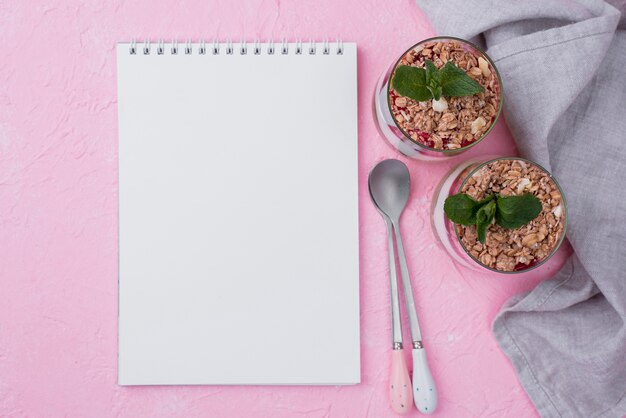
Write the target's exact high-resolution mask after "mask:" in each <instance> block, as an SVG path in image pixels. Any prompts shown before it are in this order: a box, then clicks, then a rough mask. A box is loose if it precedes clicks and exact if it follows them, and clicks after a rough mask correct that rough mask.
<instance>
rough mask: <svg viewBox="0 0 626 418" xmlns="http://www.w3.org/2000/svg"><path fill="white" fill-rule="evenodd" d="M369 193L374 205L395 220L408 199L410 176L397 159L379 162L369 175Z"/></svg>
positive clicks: (398, 217)
mask: <svg viewBox="0 0 626 418" xmlns="http://www.w3.org/2000/svg"><path fill="white" fill-rule="evenodd" d="M369 189H370V195H371V196H372V200H373V201H374V204H375V205H376V207H377V208H378V209H379V210H380V211H381V212H382V213H384V214H385V215H387V216H389V218H391V220H392V221H395V222H397V221H398V220H399V219H400V215H401V214H402V211H403V210H404V207H405V206H406V203H407V201H408V200H409V192H410V190H411V177H410V175H409V170H408V168H406V166H405V165H404V164H403V163H402V162H401V161H398V160H385V161H382V162H380V163H379V164H378V165H377V166H376V167H374V169H373V170H372V171H371V173H370V176H369Z"/></svg>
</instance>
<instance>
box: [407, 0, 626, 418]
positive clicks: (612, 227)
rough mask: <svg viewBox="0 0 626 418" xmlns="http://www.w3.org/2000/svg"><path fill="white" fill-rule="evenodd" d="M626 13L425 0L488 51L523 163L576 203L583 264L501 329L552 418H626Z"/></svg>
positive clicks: (572, 226)
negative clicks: (532, 164)
mask: <svg viewBox="0 0 626 418" xmlns="http://www.w3.org/2000/svg"><path fill="white" fill-rule="evenodd" d="M624 3H625V2H624V1H620V2H615V1H614V2H613V5H611V4H609V3H606V2H604V1H602V0H570V1H563V0H527V1H524V2H497V1H493V0H491V1H490V0H448V1H445V2H441V1H437V0H418V6H419V7H421V8H422V9H423V10H424V11H425V12H426V14H427V16H428V17H429V18H430V20H431V22H432V23H433V25H434V27H435V28H436V29H437V31H438V32H439V33H440V34H442V35H452V36H459V37H462V38H468V39H472V40H474V41H478V42H479V43H481V44H482V45H483V46H485V47H486V48H487V52H488V54H489V55H490V56H491V58H492V59H493V60H494V61H495V64H496V66H497V67H498V69H499V71H500V74H501V76H502V79H503V85H504V94H505V104H504V114H505V118H506V121H507V123H508V125H509V127H510V129H511V132H512V133H513V136H514V137H515V140H516V141H517V145H518V148H519V150H520V152H521V153H522V155H523V156H525V157H528V158H530V159H532V160H535V161H537V162H538V163H540V164H542V165H543V166H545V167H546V168H548V169H549V170H551V171H552V173H553V174H554V175H555V177H556V178H557V180H558V181H559V183H560V184H561V186H562V187H563V189H564V192H565V197H566V201H567V205H568V212H569V221H568V222H569V224H568V231H567V236H568V238H569V240H570V242H571V244H572V246H573V248H574V251H575V253H574V255H573V256H572V257H571V258H570V259H569V260H568V261H567V263H566V264H565V266H564V267H563V269H562V270H561V271H560V272H559V273H558V274H557V275H556V277H554V278H552V279H551V280H547V281H545V282H543V283H541V284H540V285H539V286H537V287H536V288H535V289H534V290H532V291H531V292H530V293H528V294H524V295H520V296H518V297H516V298H514V299H513V300H511V301H509V302H508V303H507V305H506V306H505V307H504V308H503V310H502V311H501V312H500V313H499V314H498V316H497V318H496V320H495V322H494V325H493V329H494V332H495V336H496V338H497V340H498V342H499V344H500V346H501V347H502V349H503V350H504V352H505V353H506V354H507V355H508V357H509V358H510V359H511V362H512V363H513V366H514V367H515V369H516V371H517V373H518V375H519V378H520V381H521V383H522V385H523V386H524V388H525V389H526V391H527V392H528V394H529V395H530V397H531V399H532V401H533V403H534V404H535V406H536V408H537V410H538V411H539V413H540V414H541V415H542V416H545V417H567V418H569V417H585V418H588V417H622V416H624V415H625V414H626V194H625V193H624V189H625V188H626V187H625V183H626V30H625V29H626V25H625V24H624V22H625V20H624V19H623V18H621V14H620V12H624V10H625V8H624ZM620 19H621V20H620Z"/></svg>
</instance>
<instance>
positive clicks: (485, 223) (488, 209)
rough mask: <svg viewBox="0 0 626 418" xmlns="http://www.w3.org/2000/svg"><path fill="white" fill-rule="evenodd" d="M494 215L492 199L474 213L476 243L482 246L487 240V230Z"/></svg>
mask: <svg viewBox="0 0 626 418" xmlns="http://www.w3.org/2000/svg"><path fill="white" fill-rule="evenodd" d="M495 215H496V201H495V200H493V199H491V200H490V201H489V202H487V204H486V205H484V206H482V207H481V208H480V209H478V212H476V234H477V235H478V241H480V242H482V243H483V244H484V243H485V241H486V240H487V228H489V225H491V221H492V220H493V217H494V216H495Z"/></svg>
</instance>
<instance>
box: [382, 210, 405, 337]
mask: <svg viewBox="0 0 626 418" xmlns="http://www.w3.org/2000/svg"><path fill="white" fill-rule="evenodd" d="M384 218H385V225H386V226H387V253H388V254H389V289H390V294H391V332H392V338H393V347H394V348H395V347H396V346H397V344H400V347H402V322H401V320H400V297H399V296H398V277H397V272H396V252H395V250H394V246H393V224H392V223H391V220H390V219H389V218H388V217H387V216H384Z"/></svg>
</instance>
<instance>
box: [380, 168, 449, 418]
mask: <svg viewBox="0 0 626 418" xmlns="http://www.w3.org/2000/svg"><path fill="white" fill-rule="evenodd" d="M369 189H370V196H371V197H372V200H373V201H374V204H375V205H376V207H377V209H378V210H379V212H380V213H381V214H382V215H383V219H384V220H385V223H386V224H387V235H388V247H390V248H391V249H390V250H389V251H390V253H389V258H390V266H389V270H390V273H391V272H392V271H393V273H395V260H394V261H393V263H392V262H391V258H392V256H393V249H392V248H393V243H392V242H391V231H392V230H393V231H394V233H395V241H396V247H397V248H398V260H399V263H400V271H401V276H402V284H403V287H404V298H405V302H406V310H407V316H408V318H409V328H410V330H411V339H412V341H413V399H414V401H415V406H416V407H417V409H418V410H419V411H420V412H422V413H425V414H430V413H432V412H434V411H435V408H436V407H437V390H436V388H435V384H434V381H433V378H432V375H431V373H430V370H429V368H428V363H427V361H426V353H425V351H424V346H423V344H422V334H421V332H420V328H419V322H418V320H417V312H416V309H415V301H414V300H413V290H412V288H411V279H410V277H409V269H408V267H407V264H406V257H405V255H404V246H403V245H402V236H401V235H400V216H401V215H402V212H403V211H404V208H405V206H406V203H407V201H408V200H409V193H410V190H411V178H410V175H409V170H408V169H407V168H406V166H405V165H404V164H403V163H402V162H401V161H398V160H384V161H382V162H380V163H379V164H378V165H376V167H374V169H373V170H372V171H371V172H370V176H369ZM389 224H391V227H390V226H389ZM392 264H393V268H392V266H391V265H392ZM391 275H392V276H395V274H391ZM392 279H393V278H392ZM393 281H395V280H393ZM392 298H393V287H392ZM396 298H397V285H396ZM396 300H397V299H396ZM392 307H393V300H392ZM392 317H393V310H392ZM398 323H399V319H398ZM395 324H396V323H395V322H394V327H395ZM394 331H395V330H394ZM394 336H395V332H394ZM400 338H401V337H400ZM401 341H402V340H401V339H400V343H401ZM395 343H396V340H395V337H394V349H395V346H396V344H395ZM400 347H401V345H400ZM392 367H393V366H392ZM392 374H393V373H392ZM392 381H393V379H392Z"/></svg>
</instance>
